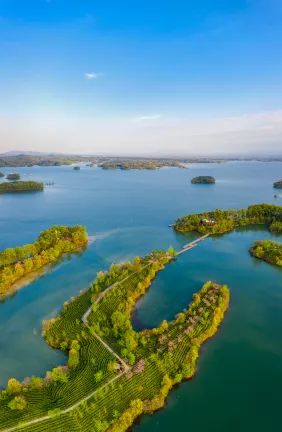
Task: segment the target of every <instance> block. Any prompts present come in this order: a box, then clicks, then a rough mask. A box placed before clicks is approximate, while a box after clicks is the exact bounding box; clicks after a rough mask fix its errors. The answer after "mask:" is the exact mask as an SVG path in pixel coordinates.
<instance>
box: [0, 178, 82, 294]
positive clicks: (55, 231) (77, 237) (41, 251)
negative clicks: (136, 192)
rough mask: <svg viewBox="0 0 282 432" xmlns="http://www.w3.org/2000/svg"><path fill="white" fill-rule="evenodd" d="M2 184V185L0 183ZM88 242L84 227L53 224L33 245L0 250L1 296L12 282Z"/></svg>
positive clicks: (9, 288)
mask: <svg viewBox="0 0 282 432" xmlns="http://www.w3.org/2000/svg"><path fill="white" fill-rule="evenodd" d="M0 186H1V185H0ZM86 243H87V233H86V229H85V227H83V226H80V225H76V226H74V227H66V226H54V227H52V228H49V229H47V230H45V231H43V232H42V233H41V234H40V235H39V237H38V238H37V239H36V240H35V242H34V243H32V244H26V245H24V246H17V247H15V248H8V249H5V250H4V251H2V252H0V295H4V294H8V293H9V292H10V291H13V284H14V283H15V282H17V281H19V280H20V279H21V278H23V277H24V276H26V275H28V274H29V273H32V272H34V271H36V270H38V269H40V268H42V267H44V266H45V265H46V264H49V263H51V262H54V261H56V259H57V258H58V257H59V256H61V255H62V254H64V253H72V252H74V251H76V250H77V249H78V248H80V247H82V246H83V245H84V244H86Z"/></svg>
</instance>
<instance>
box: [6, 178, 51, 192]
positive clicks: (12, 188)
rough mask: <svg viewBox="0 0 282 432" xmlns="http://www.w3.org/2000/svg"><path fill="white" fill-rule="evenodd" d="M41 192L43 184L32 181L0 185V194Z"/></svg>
mask: <svg viewBox="0 0 282 432" xmlns="http://www.w3.org/2000/svg"><path fill="white" fill-rule="evenodd" d="M43 190H44V185H43V183H41V182H35V181H32V180H29V181H12V182H5V183H0V193H13V192H33V191H43Z"/></svg>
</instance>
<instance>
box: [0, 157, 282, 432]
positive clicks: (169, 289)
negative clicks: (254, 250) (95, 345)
mask: <svg viewBox="0 0 282 432" xmlns="http://www.w3.org/2000/svg"><path fill="white" fill-rule="evenodd" d="M1 171H3V172H5V173H8V172H11V171H15V172H19V173H21V174H22V178H23V179H34V180H39V181H43V182H45V183H47V182H55V185H54V186H49V187H48V186H47V187H46V189H45V191H44V192H43V193H40V192H39V193H29V194H16V195H0V233H1V235H0V250H2V249H3V248H6V247H11V246H16V245H21V244H24V243H27V242H33V241H34V239H35V238H36V237H37V235H38V234H39V232H40V231H42V230H43V229H46V228H48V227H50V226H52V225H54V224H64V225H69V224H70V225H72V224H76V223H79V224H83V225H86V227H87V231H88V233H89V235H90V236H92V238H93V239H94V241H93V242H92V243H91V244H90V245H89V246H88V248H87V250H86V251H85V252H84V253H83V254H81V255H80V256H75V257H73V258H72V259H71V260H68V259H66V260H64V261H63V263H61V264H60V265H58V266H56V267H55V268H54V270H53V272H52V273H50V274H47V275H46V276H44V277H42V278H40V279H39V280H37V281H36V282H34V283H32V284H30V285H29V286H27V287H25V288H23V289H21V290H20V291H18V293H16V294H15V295H13V296H12V297H10V298H7V299H6V300H3V301H2V302H1V303H0V365H1V367H0V387H4V386H5V385H6V383H7V380H8V379H9V378H10V377H15V378H17V379H20V380H22V379H23V378H24V377H25V376H30V375H32V374H34V375H41V376H42V375H44V373H45V371H46V370H50V369H51V368H53V367H54V366H56V365H58V364H60V363H61V364H63V363H64V361H65V358H64V355H63V354H62V353H60V352H57V351H55V350H52V349H51V348H50V347H48V346H47V344H46V343H45V342H44V341H43V340H42V338H41V336H40V333H41V322H42V320H43V319H47V318H50V317H52V316H55V315H57V314H58V312H59V311H60V307H61V305H62V303H63V302H64V301H65V300H66V299H68V298H69V297H71V296H72V295H75V294H76V293H77V292H78V291H79V290H80V289H82V288H85V287H87V286H88V285H89V284H90V283H91V281H92V280H93V279H94V278H95V275H96V273H97V272H98V271H99V270H100V269H107V268H108V267H109V266H110V264H111V263H112V262H120V261H123V260H128V259H131V258H133V257H134V256H135V255H136V254H145V253H147V252H150V251H151V249H157V248H167V247H168V246H169V245H170V244H172V245H173V246H174V247H175V248H178V249H179V248H181V246H182V245H183V244H185V243H187V241H189V240H190V239H191V238H194V237H196V235H195V234H189V235H180V234H176V233H175V232H173V231H172V230H171V229H169V228H168V227H167V225H168V224H169V223H172V222H173V221H174V220H175V219H176V218H177V217H178V216H181V215H184V214H188V213H191V212H201V211H205V210H211V209H215V208H224V209H227V208H241V207H245V206H248V205H250V204H254V203H262V202H267V203H276V204H280V205H282V196H281V198H278V199H274V197H273V194H274V191H273V189H272V182H273V181H275V180H279V179H280V178H282V164H281V163H258V162H252V163H247V162H244V163H228V164H207V165H204V164H202V165H193V166H191V169H190V170H180V169H176V168H172V169H162V170H158V171H152V172H151V171H128V172H126V171H102V170H100V169H98V168H88V167H85V166H84V167H82V169H81V171H77V172H76V171H73V170H72V168H71V167H48V168H47V167H44V168H43V167H42V168H39V167H33V168H17V169H12V170H11V169H4V168H1ZM196 175H213V176H214V177H216V179H217V183H216V185H191V184H190V180H191V178H192V177H194V176H196ZM264 238H271V234H270V233H268V232H267V231H265V230H263V228H262V227H254V228H252V229H247V230H245V229H238V230H237V231H234V232H232V233H230V234H227V235H224V236H221V237H216V238H209V239H208V240H206V241H205V242H203V243H201V245H200V246H198V247H197V248H195V249H193V250H191V251H189V252H187V253H186V254H183V255H181V257H180V258H179V259H178V261H177V262H175V263H172V264H169V265H168V266H167V267H166V269H165V270H164V271H163V272H162V273H160V274H159V275H158V277H157V279H156V280H155V281H154V283H153V285H152V288H151V289H150V291H149V292H148V293H147V294H146V296H145V297H144V298H143V299H142V300H141V301H140V302H139V303H138V305H137V307H136V309H135V311H134V316H133V320H134V326H135V328H137V329H140V328H144V327H152V326H155V325H158V324H159V322H160V321H161V320H163V319H172V318H173V317H174V315H175V314H176V313H177V312H179V311H180V310H181V309H183V308H184V307H187V304H188V303H189V302H190V301H191V296H192V294H193V293H194V292H195V291H197V290H199V289H200V288H201V286H202V285H203V283H204V282H205V281H207V280H210V279H211V280H214V281H216V282H219V283H223V284H227V285H228V286H229V287H230V289H231V303H230V309H229V311H228V313H227V315H226V318H225V320H224V322H223V325H222V326H221V328H220V331H219V332H218V333H217V334H216V336H215V337H214V338H213V339H212V340H210V341H208V342H207V343H206V344H205V345H204V346H203V348H202V350H201V355H200V358H199V361H198V371H197V375H196V376H195V377H194V378H193V380H192V381H190V382H186V383H184V384H182V385H180V386H179V387H178V388H177V389H175V390H173V391H172V392H171V393H170V396H169V398H168V402H167V407H166V409H165V410H162V411H160V412H159V413H157V414H155V415H153V416H143V417H142V419H141V421H140V423H139V424H138V425H137V426H136V427H135V429H136V432H143V431H144V432H145V431H146V432H153V431H165V432H166V431H167V432H168V431H171V430H172V429H173V428H175V427H177V428H179V429H181V430H182V429H183V430H186V429H187V430H188V428H189V429H190V428H197V430H198V431H204V430H207V429H209V431H216V432H219V431H220V432H221V431H226V430H228V431H232V432H233V431H234V432H235V431H240V432H241V431H250V430H251V431H253V430H256V431H263V432H265V430H267V431H275V430H280V428H281V419H280V411H281V402H282V398H281V388H282V340H281V334H282V333H281V331H282V270H281V269H280V268H276V267H273V266H270V265H268V264H266V263H263V262H259V261H257V260H255V259H254V258H252V257H251V256H250V255H249V254H248V248H249V246H250V244H251V243H252V242H253V241H255V240H257V239H264ZM280 239H281V237H280Z"/></svg>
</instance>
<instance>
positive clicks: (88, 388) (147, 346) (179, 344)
mask: <svg viewBox="0 0 282 432" xmlns="http://www.w3.org/2000/svg"><path fill="white" fill-rule="evenodd" d="M169 259H170V257H169V256H168V255H167V254H166V253H164V252H162V253H160V252H159V253H155V254H154V255H150V256H148V257H146V258H145V259H137V260H135V261H134V263H132V264H130V263H127V264H123V265H121V266H113V267H112V268H111V271H110V272H108V273H105V274H101V273H100V274H99V275H98V278H97V280H96V281H95V282H94V284H93V285H92V286H91V287H90V289H89V290H88V291H86V292H81V293H80V294H79V296H78V297H77V298H76V299H72V300H71V301H70V302H66V303H65V305H64V308H63V310H62V313H61V315H60V316H59V317H58V318H56V319H53V320H50V321H49V322H45V323H44V325H43V335H44V338H45V339H46V341H47V342H48V343H49V344H50V345H51V346H53V347H54V348H64V349H66V350H67V352H68V351H69V355H70V356H71V353H73V351H74V349H73V348H71V347H73V346H74V344H75V347H76V352H77V353H78V356H79V363H78V365H77V366H76V367H71V368H70V367H69V368H66V367H64V368H63V372H62V375H63V379H62V380H60V381H59V382H56V381H54V375H52V374H50V373H49V374H48V373H47V375H46V378H45V380H44V381H43V383H42V385H43V387H42V388H41V389H37V390H33V389H31V387H30V386H26V388H25V389H22V390H21V391H20V392H19V393H20V394H21V395H23V396H24V398H25V399H26V401H27V408H26V409H24V410H23V411H16V410H11V409H10V408H9V407H8V404H9V402H10V401H11V400H12V399H13V397H14V396H15V394H13V395H11V394H9V392H8V394H7V392H6V393H5V392H4V396H3V392H2V395H0V399H2V400H0V419H1V420H0V430H2V431H3V430H6V429H8V428H11V427H14V426H17V425H22V426H21V427H22V428H23V429H24V430H26V431H30V432H40V431H49V430H54V431H56V432H59V431H62V432H64V431H95V432H99V431H104V430H109V431H112V432H116V431H125V430H127V429H128V427H129V426H130V425H131V424H132V423H133V422H134V420H135V419H136V418H137V417H138V416H139V415H140V414H141V413H142V412H144V413H146V412H153V411H154V410H156V409H159V408H160V407H161V406H163V404H164V400H165V397H166V395H167V393H168V391H169V390H170V389H171V387H172V386H173V385H175V384H176V383H178V382H180V381H181V380H183V379H188V378H191V377H192V376H193V374H194V373H195V363H196V359H197V356H198V351H199V347H200V345H201V344H202V343H203V342H204V341H205V340H206V339H207V338H209V337H211V336H212V335H213V334H214V333H215V332H216V330H217V327H218V325H219V324H220V322H221V320H222V319H223V316H224V312H225V310H226V309H227V307H228V302H229V291H228V289H227V288H226V287H224V286H217V285H215V284H213V283H212V282H208V283H207V284H205V285H204V287H203V288H202V289H201V290H200V291H199V293H198V294H197V295H194V298H193V301H192V303H191V304H190V306H189V309H188V310H185V311H184V312H182V313H180V314H178V316H176V318H175V320H173V321H171V322H169V323H167V322H166V321H164V322H163V323H161V324H160V326H159V327H158V328H155V329H151V330H144V331H142V332H139V333H137V332H135V331H134V330H133V328H132V324H131V313H132V310H133V307H134V305H135V303H136V301H137V300H138V298H140V297H141V296H142V295H144V293H145V292H146V290H147V289H148V288H149V287H150V284H151V282H152V280H153V279H154V278H155V275H156V273H157V272H158V271H161V270H162V269H163V268H164V265H165V264H166V263H167V262H168V261H169ZM125 278H126V279H125ZM124 279H125V280H124ZM118 281H119V283H118V284H115V282H118ZM113 284H115V285H113ZM112 285H113V286H112ZM110 286H112V288H111V289H109V290H108V291H107V292H106V294H105V296H104V297H103V298H102V299H101V300H100V301H99V302H98V303H97V298H98V296H99V292H102V291H103V290H105V289H106V288H108V287H110ZM91 305H92V307H93V310H92V312H91V313H90V315H89V317H88V326H86V325H85V324H84V323H83V322H82V321H81V318H82V316H83V314H84V313H85V312H86V311H87V309H89V308H90V307H91ZM117 311H118V312H119V313H120V314H118V317H119V318H120V321H117V320H116V319H114V317H117V314H116V312H117ZM96 334H98V335H99V336H100V337H101V338H102V339H103V341H104V342H105V343H106V344H108V345H109V346H110V347H111V349H113V350H114V351H115V352H116V353H118V354H119V355H120V356H122V357H123V359H124V361H125V362H127V363H130V362H131V364H132V367H131V369H130V370H129V371H127V372H125V371H121V372H117V371H116V370H114V369H113V367H112V366H113V364H115V363H116V358H115V356H114V355H113V354H112V353H111V352H110V351H109V350H108V349H107V348H106V347H105V346H104V345H103V344H102V343H101V342H100V341H99V340H98V339H97V337H96ZM74 341H75V342H74ZM129 341H133V343H129ZM78 346H79V348H78ZM132 360H133V361H132ZM97 374H98V375H99V379H97ZM113 379H114V381H112V380H113ZM64 381H66V382H64ZM111 381H112V382H111ZM91 395H92V396H91ZM86 396H87V397H89V396H91V397H89V399H88V400H86V401H84V402H81V403H79V402H80V401H82V400H83V399H84V398H85V397H86ZM77 403H78V406H77V407H75V408H74V409H72V407H73V406H74V405H75V404H77ZM67 409H69V411H68V412H66V413H62V411H64V410H67ZM48 415H49V418H48V420H45V421H42V422H38V423H36V424H33V425H30V426H24V424H25V423H27V422H29V421H31V420H34V419H38V418H40V417H44V416H48Z"/></svg>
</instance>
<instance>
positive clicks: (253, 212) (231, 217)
mask: <svg viewBox="0 0 282 432" xmlns="http://www.w3.org/2000/svg"><path fill="white" fill-rule="evenodd" d="M247 225H267V226H268V227H269V229H270V231H271V232H274V233H281V232H282V207H281V206H275V205H272V204H256V205H252V206H249V207H248V208H247V209H240V210H220V209H217V210H216V211H212V212H206V213H201V214H191V215H188V216H183V217H181V218H179V219H177V221H176V222H175V225H174V229H175V230H176V231H179V232H189V231H198V232H199V233H202V234H223V233H225V232H228V231H232V230H233V229H234V228H235V227H239V226H247Z"/></svg>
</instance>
